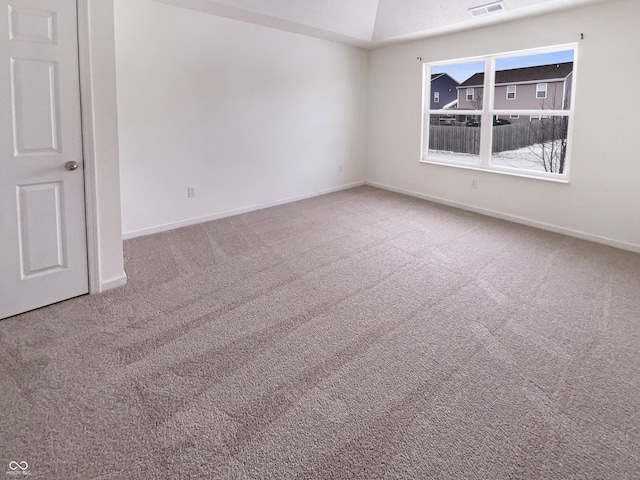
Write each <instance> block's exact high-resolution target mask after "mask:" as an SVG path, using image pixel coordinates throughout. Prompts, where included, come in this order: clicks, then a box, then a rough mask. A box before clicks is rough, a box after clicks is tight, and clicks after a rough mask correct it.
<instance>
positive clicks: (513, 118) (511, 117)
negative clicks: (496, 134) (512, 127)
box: [509, 115, 520, 120]
mask: <svg viewBox="0 0 640 480" xmlns="http://www.w3.org/2000/svg"><path fill="white" fill-rule="evenodd" d="M509 118H510V119H511V120H518V119H519V118H520V115H509Z"/></svg>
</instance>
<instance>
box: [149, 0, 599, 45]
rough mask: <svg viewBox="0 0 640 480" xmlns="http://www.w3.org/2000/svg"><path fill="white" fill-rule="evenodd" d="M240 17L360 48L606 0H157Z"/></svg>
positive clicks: (242, 19)
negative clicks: (476, 11) (484, 8)
mask: <svg viewBox="0 0 640 480" xmlns="http://www.w3.org/2000/svg"><path fill="white" fill-rule="evenodd" d="M156 1H159V2H162V3H167V4H170V5H175V6H178V7H183V8H189V9H192V10H198V11H202V12H206V13H210V14H213V15H218V16H221V17H226V18H232V19H235V20H240V21H243V22H249V23H254V24H258V25H264V26H267V27H271V28H277V29H280V30H286V31H289V32H294V33H300V34H303V35H309V36H313V37H318V38H323V39H326V40H332V41H337V42H341V43H346V44H349V45H354V46H358V47H364V48H373V47H377V46H382V45H386V44H389V43H395V42H398V41H403V40H411V39H416V38H425V37H429V36H435V35H442V34H445V33H450V32H454V31H460V30H466V29H471V28H476V27H479V26H483V25H489V24H493V23H500V22H505V21H509V20H515V19H518V18H523V17H530V16H535V15H540V14H544V13H548V12H552V11H556V10H561V9H566V8H572V7H577V6H581V5H586V4H591V3H597V2H602V1H608V0H503V3H504V6H505V7H506V10H504V11H502V12H497V13H491V14H488V15H484V16H479V17H472V15H471V14H470V13H469V8H472V7H478V6H481V5H485V4H487V3H492V2H493V1H494V0H156Z"/></svg>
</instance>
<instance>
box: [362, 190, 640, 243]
mask: <svg viewBox="0 0 640 480" xmlns="http://www.w3.org/2000/svg"><path fill="white" fill-rule="evenodd" d="M366 184H367V185H370V186H372V187H376V188H381V189H383V190H389V191H391V192H396V193H401V194H403V195H408V196H410V197H416V198H421V199H423V200H428V201H430V202H434V203H440V204H442V205H447V206H450V207H455V208H460V209H462V210H468V211H470V212H475V213H479V214H481V215H487V216H489V217H494V218H499V219H501V220H507V221H510V222H514V223H520V224H522V225H528V226H530V227H535V228H539V229H541V230H547V231H550V232H554V233H560V234H562V235H568V236H570V237H575V238H580V239H582V240H589V241H591V242H595V243H601V244H603V245H608V246H610V247H615V248H620V249H622V250H628V251H630V252H635V253H640V245H636V244H633V243H627V242H621V241H619V240H614V239H612V238H607V237H601V236H599V235H593V234H590V233H586V232H581V231H579V230H572V229H570V228H565V227H559V226H557V225H551V224H549V223H543V222H538V221H535V220H530V219H528V218H524V217H518V216H516V215H509V214H506V213H501V212H497V211H495V210H490V209H488V208H481V207H476V206H474V205H468V204H466V203H460V202H454V201H451V200H447V199H444V198H440V197H436V196H433V195H425V194H423V193H418V192H413V191H411V190H405V189H403V188H397V187H393V186H391V185H385V184H383V183H378V182H370V181H367V182H366Z"/></svg>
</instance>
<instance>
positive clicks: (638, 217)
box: [367, 0, 640, 251]
mask: <svg viewBox="0 0 640 480" xmlns="http://www.w3.org/2000/svg"><path fill="white" fill-rule="evenodd" d="M639 18H640V2H638V1H637V0H612V1H609V2H607V3H603V4H597V5H592V6H588V7H583V8H581V9H578V10H569V11H564V12H559V13H554V14H550V15H546V16H542V17H537V18H532V19H527V20H521V21H517V22H513V23H509V24H503V25H494V26H490V27H486V28H482V29H478V30H474V31H467V32H463V33H456V34H451V35H447V36H442V37H437V38H431V39H425V40H420V41H414V42H411V43H406V44H400V45H395V46H390V47H386V48H381V49H378V50H374V51H372V52H371V55H370V59H369V62H370V78H369V82H370V83H369V112H370V113H369V135H368V139H369V140H368V145H369V150H368V163H367V181H368V182H370V183H372V184H379V185H386V186H389V187H392V188H394V189H397V190H401V191H409V192H414V193H417V194H419V195H421V196H426V197H434V198H437V199H440V200H442V201H445V202H449V203H453V204H457V205H462V206H467V207H469V208H471V209H475V210H478V211H484V212H487V213H491V214H494V215H498V216H503V217H506V218H511V219H515V220H518V221H522V222H524V223H530V224H534V225H539V226H543V227H545V228H549V229H552V230H557V231H562V232H566V233H571V234H574V235H577V236H582V237H585V238H590V239H593V240H598V241H602V242H604V243H609V244H613V245H617V246H620V247H623V248H629V249H632V250H636V251H640V160H639V159H640V154H639V153H638V152H639V150H640V149H639V148H638V145H637V141H636V139H637V137H638V134H637V131H638V125H637V121H636V120H637V119H636V117H637V112H638V111H639V110H640V101H639V97H638V96H637V95H635V96H634V95H632V94H631V93H630V92H631V91H632V90H633V88H635V87H634V86H637V84H638V79H639V78H640V63H639V62H638V58H639V55H640V51H639V47H638V45H640V28H638V19H639ZM581 33H584V36H585V38H584V40H579V38H580V34H581ZM576 41H579V52H578V65H577V79H576V80H577V85H576V88H577V90H576V104H575V122H574V141H573V155H572V158H571V180H570V183H569V184H568V185H567V184H559V183H551V182H547V181H542V180H534V179H527V178H518V177H511V176H506V175H500V174H494V173H487V172H478V171H472V170H463V169H458V168H452V167H445V166H437V165H427V164H421V163H419V159H420V135H421V132H420V120H421V95H422V87H421V75H422V67H421V62H419V61H418V60H417V59H416V57H422V59H423V61H425V62H429V61H439V60H447V59H455V58H462V57H469V56H475V55H483V54H490V53H500V52H505V51H512V50H519V49H526V48H535V47H542V46H548V45H557V44H564V43H570V42H576ZM629 108H630V109H631V110H627V109H629ZM472 179H475V180H477V182H478V188H477V189H476V190H472V189H471V188H470V186H471V180H472Z"/></svg>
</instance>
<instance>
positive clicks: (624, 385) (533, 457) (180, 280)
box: [0, 187, 640, 480]
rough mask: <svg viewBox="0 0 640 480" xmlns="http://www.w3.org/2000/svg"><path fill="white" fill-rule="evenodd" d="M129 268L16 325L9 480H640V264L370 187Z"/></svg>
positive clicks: (227, 228) (208, 231)
mask: <svg viewBox="0 0 640 480" xmlns="http://www.w3.org/2000/svg"><path fill="white" fill-rule="evenodd" d="M125 252H126V270H127V273H128V275H129V284H128V285H127V286H126V287H124V288H121V289H119V290H115V291H111V292H107V293H105V294H102V295H97V296H91V297H89V296H87V297H81V298H77V299H73V300H70V301H67V302H62V303H60V304H57V305H53V306H50V307H46V308H43V309H40V310H37V311H34V312H30V313H27V314H23V315H21V316H17V317H14V318H10V319H7V320H5V321H1V322H0V390H1V396H0V411H1V412H2V415H1V417H0V463H1V464H0V475H4V473H5V471H9V469H8V465H9V462H12V461H16V462H21V461H26V462H28V464H29V471H30V473H31V478H34V479H35V478H43V479H112V478H113V479H119V478H126V479H178V478H214V479H217V478H220V479H347V478H349V479H378V478H389V479H482V480H500V479H562V480H569V479H580V480H585V479H589V480H596V479H612V480H613V479H615V480H624V479H637V478H640V448H638V445H640V430H639V427H640V415H639V403H640V348H639V346H640V295H639V294H640V255H637V254H633V253H629V252H624V251H620V250H616V249H613V248H609V247H605V246H602V245H596V244H592V243H589V242H585V241H581V240H577V239H573V238H569V237H564V236H561V235H556V234H552V233H548V232H543V231H539V230H536V229H533V228H529V227H525V226H521V225H515V224H511V223H508V222H503V221H499V220H495V219H491V218H486V217H482V216H480V215H475V214H470V213H467V212H463V211H459V210H455V209H452V208H447V207H443V206H439V205H435V204H432V203H428V202H425V201H422V200H417V199H413V198H408V197H404V196H401V195H397V194H393V193H390V192H386V191H382V190H378V189H374V188H371V187H361V188H356V189H352V190H348V191H343V192H339V193H335V194H330V195H325V196H322V197H316V198H313V199H309V200H305V201H301V202H297V203H293V204H288V205H284V206H279V207H276V208H270V209H265V210H261V211H257V212H254V213H249V214H245V215H241V216H236V217H232V218H228V219H223V220H219V221H215V222H209V223H205V224H201V225H197V226H193V227H188V228H183V229H180V230H174V231H171V232H167V233H162V234H158V235H153V236H148V237H143V238H138V239H134V240H129V241H127V242H125ZM7 478H10V477H9V476H7Z"/></svg>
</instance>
